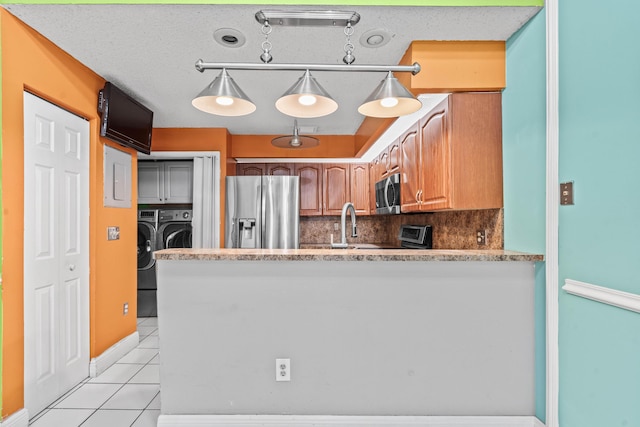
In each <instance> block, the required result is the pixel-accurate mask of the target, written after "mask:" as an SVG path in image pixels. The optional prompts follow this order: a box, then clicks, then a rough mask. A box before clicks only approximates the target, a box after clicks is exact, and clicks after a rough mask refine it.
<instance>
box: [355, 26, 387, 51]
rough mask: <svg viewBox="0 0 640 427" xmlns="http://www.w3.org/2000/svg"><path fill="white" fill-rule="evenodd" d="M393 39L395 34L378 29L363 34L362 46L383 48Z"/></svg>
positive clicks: (361, 38)
mask: <svg viewBox="0 0 640 427" xmlns="http://www.w3.org/2000/svg"><path fill="white" fill-rule="evenodd" d="M393 37H394V34H391V33H390V32H389V31H387V30H383V29H380V28H378V29H375V30H369V31H366V32H365V33H364V34H362V36H360V44H361V45H362V46H364V47H381V46H384V45H385V44H387V43H389V42H390V41H391V39H392V38H393Z"/></svg>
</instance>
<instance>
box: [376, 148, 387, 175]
mask: <svg viewBox="0 0 640 427" xmlns="http://www.w3.org/2000/svg"><path fill="white" fill-rule="evenodd" d="M379 168H380V169H378V170H379V178H378V181H380V180H381V179H384V178H386V177H387V176H389V148H386V149H385V150H384V151H383V152H382V153H380V166H379Z"/></svg>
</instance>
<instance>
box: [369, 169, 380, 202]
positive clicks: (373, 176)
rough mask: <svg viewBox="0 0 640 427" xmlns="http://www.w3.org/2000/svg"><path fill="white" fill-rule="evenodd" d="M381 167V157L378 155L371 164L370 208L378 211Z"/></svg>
mask: <svg viewBox="0 0 640 427" xmlns="http://www.w3.org/2000/svg"><path fill="white" fill-rule="evenodd" d="M379 167H380V158H379V157H376V158H375V159H373V160H372V161H371V163H370V164H369V210H370V212H371V213H376V182H378V181H379V179H378V169H379Z"/></svg>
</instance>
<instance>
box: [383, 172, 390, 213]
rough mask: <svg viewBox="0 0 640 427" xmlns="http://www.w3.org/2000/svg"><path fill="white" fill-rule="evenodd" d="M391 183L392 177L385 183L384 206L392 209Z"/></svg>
mask: <svg viewBox="0 0 640 427" xmlns="http://www.w3.org/2000/svg"><path fill="white" fill-rule="evenodd" d="M390 185H391V178H387V180H386V181H385V183H384V207H385V208H387V209H390V208H391V207H390V206H389V186H390Z"/></svg>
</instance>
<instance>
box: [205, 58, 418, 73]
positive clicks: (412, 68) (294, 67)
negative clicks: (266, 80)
mask: <svg viewBox="0 0 640 427" xmlns="http://www.w3.org/2000/svg"><path fill="white" fill-rule="evenodd" d="M223 68H225V69H227V70H280V71H285V70H286V71H298V70H302V71H305V70H309V71H376V72H389V71H391V72H394V73H411V74H413V75H414V76H415V75H416V74H418V73H419V72H420V64H418V63H417V62H414V63H413V65H354V64H350V65H346V64H345V65H342V64H260V63H251V62H204V61H202V59H198V61H196V70H198V71H200V72H201V73H202V72H204V70H221V69H223Z"/></svg>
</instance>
